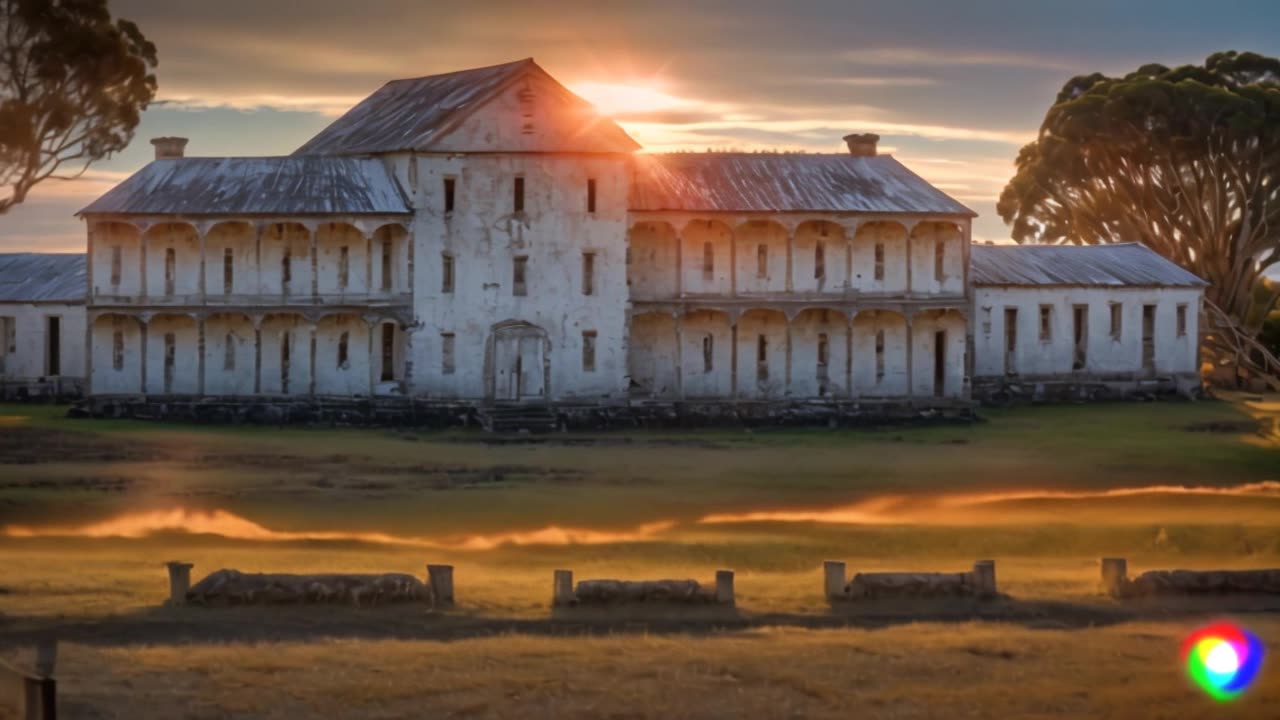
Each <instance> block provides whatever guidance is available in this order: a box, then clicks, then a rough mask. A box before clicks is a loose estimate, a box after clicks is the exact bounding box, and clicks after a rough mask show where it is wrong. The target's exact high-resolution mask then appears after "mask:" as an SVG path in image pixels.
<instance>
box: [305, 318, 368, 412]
mask: <svg viewBox="0 0 1280 720" xmlns="http://www.w3.org/2000/svg"><path fill="white" fill-rule="evenodd" d="M343 333H346V334H347V358H346V362H345V363H341V364H340V363H339V362H338V359H339V345H340V344H341V341H342V334H343ZM378 352H380V349H379V348H377V347H375V348H374V353H375V354H376V353H378ZM370 360H371V358H370V353H369V328H368V325H367V324H366V323H365V322H364V320H362V319H360V318H359V317H357V316H355V315H346V314H343V315H331V316H329V317H326V318H324V319H322V320H321V321H320V323H319V324H318V325H317V326H316V367H315V375H316V394H317V395H336V396H349V395H368V394H369V388H370V384H369V381H370V373H371V372H372V370H371V365H370ZM373 379H374V380H376V378H373Z"/></svg>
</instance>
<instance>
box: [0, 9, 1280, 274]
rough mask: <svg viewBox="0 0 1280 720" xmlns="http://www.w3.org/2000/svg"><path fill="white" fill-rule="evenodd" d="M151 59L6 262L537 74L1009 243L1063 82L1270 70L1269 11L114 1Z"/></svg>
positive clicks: (637, 118) (1272, 14) (1275, 32)
mask: <svg viewBox="0 0 1280 720" xmlns="http://www.w3.org/2000/svg"><path fill="white" fill-rule="evenodd" d="M111 5H112V9H113V12H114V14H116V15H117V16H120V17H126V18H129V19H131V20H134V21H135V22H137V23H138V25H139V26H140V27H141V28H142V30H143V32H144V33H145V34H146V35H147V36H148V38H150V39H151V40H153V41H154V42H155V43H156V45H157V46H158V48H159V55H160V66H159V68H158V69H157V73H158V77H159V81H160V91H159V97H158V100H159V101H158V102H157V103H156V104H155V105H153V107H152V108H151V109H150V110H148V111H147V113H146V114H145V115H144V117H143V121H142V125H141V126H140V127H139V128H138V132H137V135H136V138H135V140H134V143H133V144H132V145H131V146H130V147H129V149H128V150H126V151H125V152H124V153H122V154H120V155H119V156H117V157H114V158H111V159H110V160H108V161H104V162H102V163H100V164H98V165H96V166H94V168H93V169H92V170H91V171H90V172H89V174H88V175H87V176H86V177H85V178H83V179H81V180H78V181H74V182H65V183H57V182H53V181H50V182H46V183H45V184H42V185H40V186H38V187H37V188H36V190H35V191H34V192H33V194H32V195H31V197H30V198H29V199H28V200H27V202H26V203H25V204H24V205H22V206H21V207H19V208H18V209H16V210H14V211H12V212H10V213H9V214H8V215H6V216H2V217H0V252H7V251H19V250H42V251H81V250H83V248H84V231H83V227H82V225H81V223H80V221H78V220H77V219H76V218H74V217H73V215H72V214H73V213H74V212H75V211H76V210H78V209H79V208H81V207H83V206H84V205H86V204H87V203H88V202H89V201H90V200H92V199H93V198H94V197H96V196H97V195H99V194H101V193H103V192H105V191H106V190H107V189H109V188H110V187H111V186H112V185H114V184H115V183H117V182H119V181H120V180H122V179H124V178H125V177H127V176H128V175H129V174H130V173H132V172H134V171H135V170H137V169H138V168H140V167H142V166H143V165H145V164H146V163H147V162H148V161H149V160H150V159H151V157H152V152H153V151H152V148H151V145H150V144H149V143H148V140H149V139H150V138H152V137H156V136H160V135H182V136H186V137H189V138H191V143H190V145H189V146H188V148H187V152H188V154H190V155H279V154H287V153H290V152H292V151H293V150H294V149H296V148H297V147H298V146H299V145H301V144H302V143H303V142H305V141H306V140H307V139H309V138H310V137H311V136H312V135H314V134H315V132H316V131H318V130H319V129H320V128H322V127H323V126H324V125H326V124H327V123H329V122H330V121H331V120H332V119H333V118H334V117H336V116H337V115H339V114H341V113H342V112H343V111H344V110H346V109H347V108H348V107H350V106H351V105H353V104H355V103H356V102H358V101H359V100H360V99H361V98H363V97H364V96H366V95H368V94H369V93H371V92H372V91H374V90H375V89H377V88H378V87H379V86H381V85H382V84H383V83H385V82H386V81H387V80H391V79H394V78H403V77H416V76H420V75H429V74H432V73H439V72H447V71H451V70H458V69H463V68H467V67H475V66H481V65H492V64H495V63H501V62H507V61H510V60H516V59H519V58H523V57H533V58H534V59H535V60H537V62H538V63H539V64H540V65H542V67H544V68H545V69H546V70H547V71H548V72H550V73H551V74H552V75H554V76H555V77H556V78H558V79H559V80H560V81H561V82H563V83H565V84H566V85H568V86H569V87H570V88H571V89H573V90H575V91H577V92H578V93H579V94H581V95H582V96H583V97H586V98H587V99H588V100H592V101H594V102H596V103H597V104H598V105H599V107H601V109H602V110H603V111H606V112H608V113H611V114H613V115H614V116H615V117H616V118H617V119H618V120H619V121H621V123H622V124H623V126H624V127H625V128H626V129H627V130H628V131H629V132H630V133H631V134H632V136H633V137H635V138H636V140H638V141H639V142H640V143H641V144H642V145H644V146H645V148H646V149H647V150H651V151H653V150H674V149H688V150H704V149H707V148H715V149H744V150H753V149H765V148H774V149H787V150H808V151H818V152H837V151H842V150H843V144H842V143H841V141H840V137H841V136H842V135H844V134H846V133H848V132H855V131H858V132H864V131H870V132H877V133H880V134H881V135H882V140H881V147H882V149H883V150H885V151H888V152H892V153H893V154H894V155H896V156H897V157H898V158H899V159H901V160H902V161H903V162H905V163H906V164H907V165H908V166H909V167H911V168H912V169H914V170H915V171H916V172H918V173H919V174H921V175H923V176H924V177H925V178H926V179H928V180H930V181H931V182H933V183H934V184H936V185H937V186H938V187H940V188H942V189H943V190H945V191H946V192H948V193H949V194H951V195H952V196H954V197H956V198H957V199H959V200H960V201H962V202H964V203H965V204H967V205H969V206H970V207H972V208H973V209H974V210H976V211H977V212H978V213H979V214H980V215H981V217H980V218H979V219H978V220H977V222H976V223H975V226H974V236H975V239H979V240H997V241H998V240H1002V239H1004V238H1007V232H1006V230H1005V227H1004V224H1003V223H1002V222H1001V221H1000V219H999V217H998V216H997V215H996V213H995V199H996V196H997V195H998V194H999V191H1000V189H1001V187H1003V185H1004V183H1005V181H1007V180H1008V178H1009V176H1010V175H1011V174H1012V162H1013V159H1014V157H1015V155H1016V154H1017V151H1018V148H1019V146H1021V145H1022V144H1023V143H1025V142H1027V141H1028V140H1030V139H1031V138H1032V137H1033V136H1034V134H1035V131H1036V128H1037V127H1038V125H1039V123H1040V119H1041V118H1042V117H1043V115H1044V111H1045V109H1046V108H1047V107H1048V105H1049V103H1050V102H1051V100H1052V99H1053V97H1054V95H1055V94H1056V92H1057V90H1058V89H1059V87H1060V86H1061V85H1062V83H1063V82H1064V81H1065V80H1067V79H1068V78H1070V77H1071V76H1073V75H1078V74H1084V73H1089V72H1093V71H1101V72H1105V73H1111V74H1117V73H1123V72H1126V71H1128V70H1132V69H1134V68H1136V67H1137V66H1139V65H1141V64H1143V63H1147V62H1160V63H1164V64H1168V65H1174V64H1181V63H1188V62H1200V61H1202V60H1203V59H1204V57H1205V56H1206V55H1208V54H1209V53H1211V52H1214V51H1216V50H1225V49H1236V50H1253V51H1256V52H1261V53H1264V54H1268V55H1273V56H1274V55H1280V3H1277V2H1274V0H1259V1H1257V2H1245V1H1233V0H1221V1H1219V2H1213V3H1207V2H1204V1H1203V0H1185V1H1182V0H1162V1H1156V2H1145V1H1144V2H1120V1H1116V0H1112V1H1103V0H1073V1H1072V2H1053V3H1048V2H1021V1H1018V0H1008V1H996V0H968V1H966V2H923V1H919V0H892V1H891V2H857V1H856V0H826V1H813V0H798V1H796V2H790V3H782V2H755V1H752V0H738V1H736V2H698V1H696V0H693V1H691V0H684V1H683V2H675V1H672V0H645V1H644V2H625V3H624V2H610V1H609V0H592V1H591V2H577V1H575V0H561V1H555V2H552V1H550V0H546V1H542V2H528V1H527V0H526V1H524V2H508V1H507V0H477V1H473V2H451V3H446V2H425V1H422V0H360V1H359V2H351V1H350V0H305V1H304V0H293V1H288V0H218V1H217V2H206V1H199V2H197V1H196V0H167V1H164V0H113V1H112V3H111Z"/></svg>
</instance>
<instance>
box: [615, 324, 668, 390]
mask: <svg viewBox="0 0 1280 720" xmlns="http://www.w3.org/2000/svg"><path fill="white" fill-rule="evenodd" d="M675 338H676V325H675V319H674V318H672V317H671V315H670V314H669V313H663V312H654V313H642V314H639V315H636V316H634V317H632V318H631V337H630V343H629V345H628V358H627V365H628V367H629V368H630V371H629V374H630V379H631V391H632V392H633V393H634V394H636V395H638V396H642V397H655V398H668V397H675V396H676V392H677V388H676V340H675Z"/></svg>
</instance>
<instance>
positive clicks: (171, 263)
mask: <svg viewBox="0 0 1280 720" xmlns="http://www.w3.org/2000/svg"><path fill="white" fill-rule="evenodd" d="M177 272H178V253H177V251H176V250H174V249H173V248H165V249H164V294H165V295H172V294H173V286H174V275H175V274H177Z"/></svg>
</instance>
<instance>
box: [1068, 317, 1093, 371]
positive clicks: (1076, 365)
mask: <svg viewBox="0 0 1280 720" xmlns="http://www.w3.org/2000/svg"><path fill="white" fill-rule="evenodd" d="M1071 325H1072V345H1073V347H1074V352H1073V353H1072V357H1071V369H1072V370H1083V369H1084V368H1085V366H1086V365H1087V364H1088V362H1089V358H1088V352H1089V306H1088V305H1076V306H1075V307H1073V308H1071Z"/></svg>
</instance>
